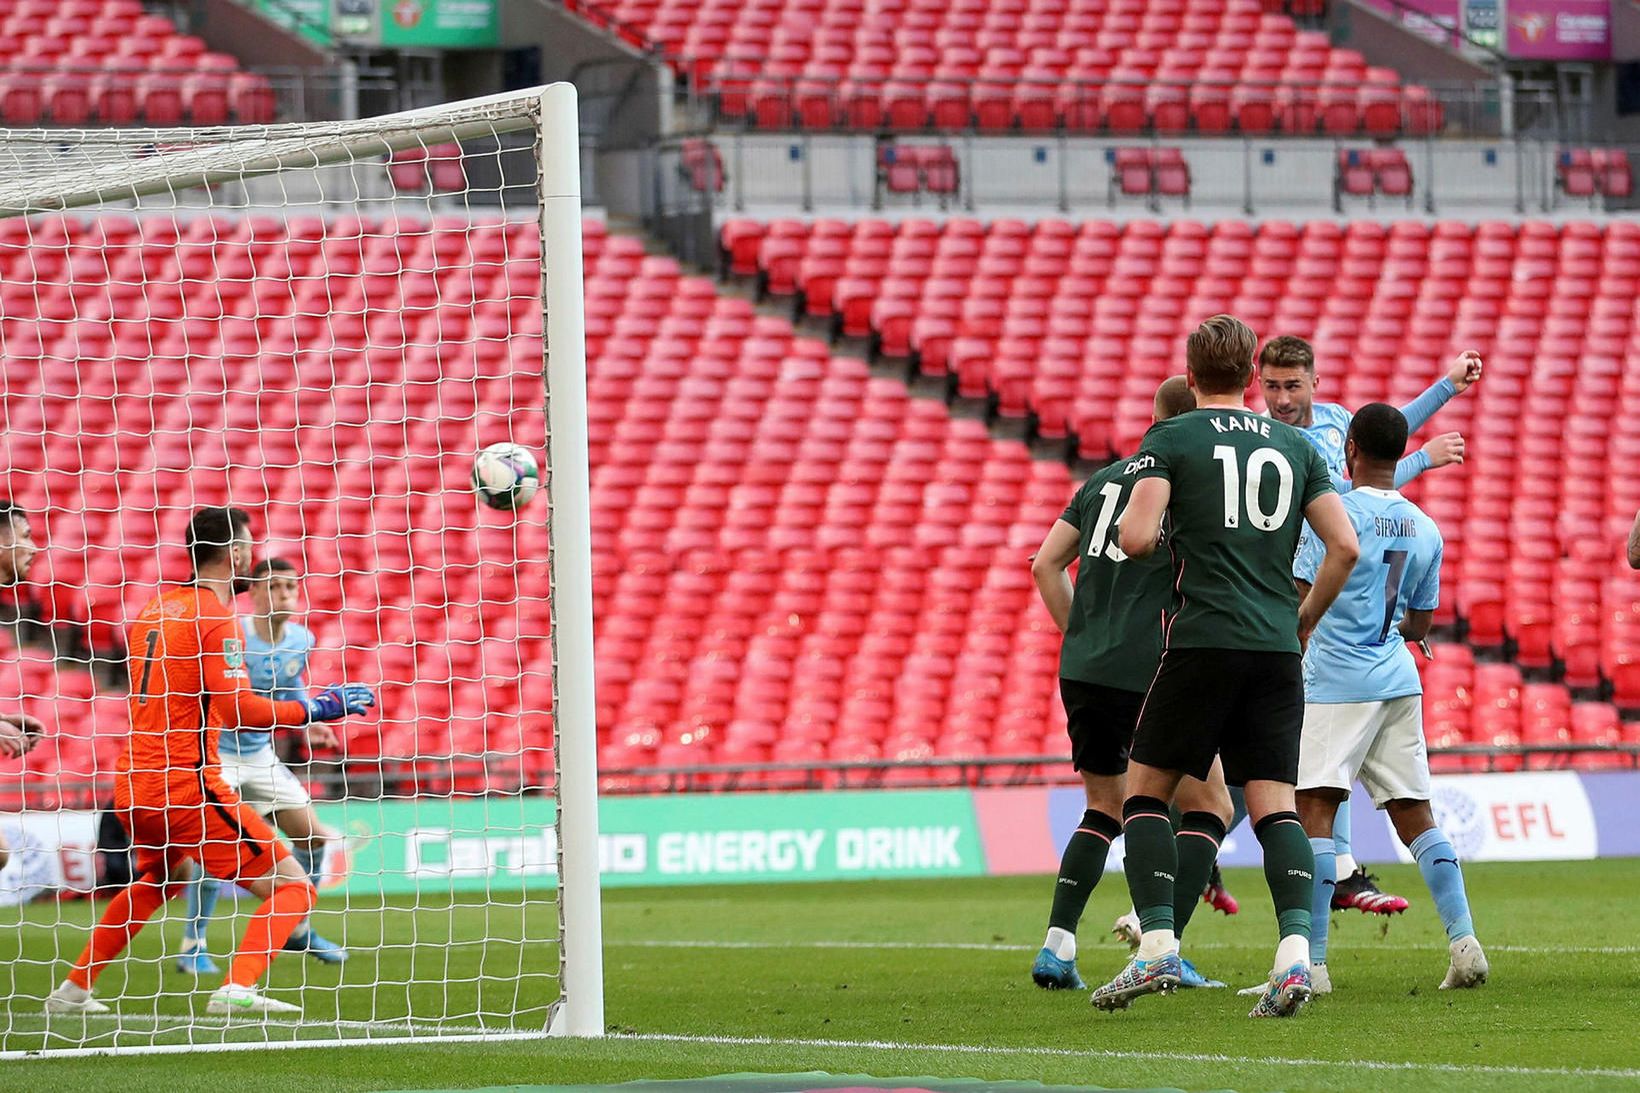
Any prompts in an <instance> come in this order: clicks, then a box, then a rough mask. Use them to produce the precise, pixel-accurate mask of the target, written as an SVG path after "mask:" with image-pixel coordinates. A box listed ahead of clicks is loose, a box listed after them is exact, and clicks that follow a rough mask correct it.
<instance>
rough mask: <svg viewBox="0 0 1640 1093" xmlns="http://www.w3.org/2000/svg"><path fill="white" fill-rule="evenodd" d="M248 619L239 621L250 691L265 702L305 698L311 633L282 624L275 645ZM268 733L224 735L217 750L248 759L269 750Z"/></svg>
mask: <svg viewBox="0 0 1640 1093" xmlns="http://www.w3.org/2000/svg"><path fill="white" fill-rule="evenodd" d="M251 623H252V618H251V616H250V615H243V616H241V617H240V619H239V625H240V627H241V628H242V629H243V630H244V631H245V668H246V671H247V672H248V673H249V675H250V680H251V690H253V691H255V692H256V693H257V694H259V695H266V696H267V697H268V698H272V699H277V700H282V701H290V700H301V699H303V698H306V697H307V663H308V654H309V653H311V652H312V651H313V631H311V630H309V629H308V628H307V627H305V626H303V625H302V624H301V623H298V622H287V623H285V632H284V634H282V635H281V636H280V638H279V642H278V644H276V645H275V644H270V643H269V642H267V641H265V640H263V638H262V637H261V636H259V635H258V634H257V632H256V628H255V627H254V626H253V625H251ZM272 744H273V734H272V733H271V732H254V731H242V732H225V733H223V734H222V739H221V740H220V741H219V743H218V746H219V747H220V749H221V750H222V751H225V752H230V753H234V754H238V755H248V754H250V753H251V752H256V751H260V750H262V749H263V748H266V747H271V746H272Z"/></svg>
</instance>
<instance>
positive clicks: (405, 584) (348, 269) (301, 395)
mask: <svg viewBox="0 0 1640 1093" xmlns="http://www.w3.org/2000/svg"><path fill="white" fill-rule="evenodd" d="M537 101H538V100H537V99H534V98H531V97H530V96H512V97H510V98H506V99H504V100H486V101H482V102H478V103H475V104H469V105H465V106H461V105H458V106H456V107H451V108H446V109H442V110H438V111H430V112H428V113H427V114H425V115H419V116H417V115H398V116H395V117H394V118H391V119H382V120H380V121H376V122H361V123H350V124H345V125H316V126H311V127H309V126H274V127H265V128H246V129H215V130H200V131H192V132H189V131H172V132H121V133H112V132H84V133H81V132H50V133H41V132H26V133H25V132H15V131H12V132H5V131H0V179H4V181H3V182H0V216H3V217H4V219H0V399H3V408H0V427H3V430H4V434H3V439H0V452H3V455H0V458H3V459H4V460H5V464H4V467H3V471H4V475H3V476H0V486H3V488H0V493H7V494H9V496H10V497H11V498H12V499H13V500H14V501H15V502H16V503H17V504H18V505H19V506H20V507H21V508H22V509H23V510H25V511H26V512H27V513H28V514H29V516H30V519H31V521H32V527H33V530H34V535H35V538H36V539H37V541H38V542H39V545H40V547H41V554H40V557H39V558H38V560H37V561H36V563H35V565H34V568H33V570H32V573H31V575H30V577H29V579H28V580H27V581H25V582H24V583H22V584H19V585H17V586H16V587H15V588H14V589H11V590H8V592H7V593H5V595H6V596H7V597H8V598H9V600H10V601H11V602H10V604H8V605H7V607H6V610H7V611H8V612H9V619H10V620H15V621H14V623H13V625H11V626H7V627H5V628H4V629H3V630H0V714H5V713H12V712H15V711H16V710H18V709H24V710H27V711H28V712H29V713H32V714H34V715H36V716H38V717H41V718H42V719H43V720H44V721H45V722H46V724H47V732H46V734H45V736H44V739H43V740H42V741H41V742H40V743H39V744H38V746H36V747H35V748H34V749H33V751H32V752H30V753H29V754H28V755H27V756H26V757H25V758H24V759H22V760H17V759H12V760H9V761H6V762H5V763H4V764H3V766H0V778H3V782H0V810H3V812H0V833H3V834H4V835H5V836H6V838H7V841H8V842H10V844H11V846H12V861H11V863H10V864H9V865H8V866H7V868H6V869H5V871H4V872H3V873H0V904H4V905H13V906H7V907H6V909H4V910H0V915H3V916H4V917H5V918H6V919H7V920H8V926H7V928H6V929H5V930H3V931H0V938H3V939H4V940H0V953H3V954H4V963H5V967H4V970H3V971H0V990H3V991H4V993H5V995H6V1002H5V1006H4V1013H3V1015H0V1051H3V1052H13V1051H29V1050H38V1049H42V1048H46V1049H50V1048H106V1047H116V1046H117V1047H125V1046H132V1047H138V1046H142V1045H147V1044H179V1043H180V1044H211V1043H221V1042H236V1041H253V1042H263V1041H270V1042H277V1041H290V1040H295V1039H308V1038H312V1039H327V1040H328V1039H338V1038H340V1039H352V1038H364V1037H370V1038H375V1037H384V1036H404V1035H414V1036H421V1035H427V1036H433V1035H453V1034H454V1035H461V1034H477V1033H485V1034H488V1033H496V1034H508V1033H519V1032H522V1033H539V1032H541V1031H542V1030H543V1029H544V1028H545V1026H546V1024H547V1021H548V1018H549V1011H550V1010H551V1009H552V1007H554V1006H555V1005H556V1004H557V1003H558V1002H559V1000H560V997H561V994H562V992H561V978H562V977H561V968H560V952H559V949H560V946H559V944H558V940H559V934H560V919H559V911H558V905H557V900H556V898H555V873H556V867H557V861H556V853H557V845H556V844H557V833H556V832H555V828H554V822H555V816H556V808H555V795H554V788H555V786H556V784H557V778H556V775H555V767H554V762H555V760H554V751H555V733H554V724H553V715H552V711H553V707H554V686H553V665H554V663H555V655H554V649H553V644H552V641H551V637H550V631H551V621H552V620H551V611H552V606H553V605H552V603H551V598H550V595H549V588H550V585H551V582H550V580H549V575H548V554H549V537H548V521H547V510H548V498H547V497H545V496H543V497H540V498H537V499H536V500H535V501H534V502H533V504H531V505H529V506H527V507H526V508H525V509H524V510H523V511H521V512H519V513H516V514H514V513H511V512H502V511H496V510H494V509H491V508H488V507H484V506H482V505H480V504H478V503H477V501H476V500H475V496H474V493H473V491H472V488H471V481H470V477H469V476H470V473H471V468H472V459H473V456H474V454H475V453H476V452H477V451H478V450H479V449H480V448H483V447H484V446H486V445H489V444H493V443H496V442H500V441H507V442H512V443H516V444H519V445H522V446H524V447H525V448H528V449H529V450H530V451H531V452H532V453H535V455H536V457H537V459H538V460H539V462H540V464H541V466H542V468H543V478H548V477H549V476H548V475H547V474H546V473H545V472H546V469H547V466H548V460H547V454H546V444H547V423H546V414H545V412H544V407H545V402H546V398H545V391H544V386H543V359H544V350H543V343H544V337H543V294H542V269H543V254H542V251H543V244H542V221H541V199H540V198H539V197H538V174H537V163H538V162H539V157H540V148H539V138H538V137H537V135H536V134H537V126H536V121H535V117H534V114H533V113H532V111H533V107H534V105H535V103H536V102H537ZM520 130H522V131H520ZM65 206H66V207H68V208H69V211H66V212H42V211H40V210H51V209H58V208H63V207H65ZM576 268H577V269H578V264H577V266H576ZM212 505H232V506H236V507H239V508H243V509H245V510H247V511H248V512H249V513H250V514H251V527H252V532H253V535H254V538H255V540H256V543H257V546H256V554H257V556H258V557H268V556H278V557H282V558H285V559H288V560H290V561H291V562H293V563H294V564H295V566H296V567H297V570H298V571H299V573H300V575H301V577H300V587H301V606H300V607H299V608H298V610H297V613H296V615H295V617H294V619H293V621H294V622H300V623H302V624H305V626H306V627H307V628H308V629H309V630H310V631H311V632H312V635H313V639H314V643H315V648H314V650H313V652H312V654H311V656H310V658H309V663H308V666H307V672H306V682H307V683H308V684H309V686H310V688H312V689H317V688H318V687H321V686H324V685H326V684H331V683H340V682H343V681H344V680H345V681H349V682H359V683H365V684H369V685H370V686H372V687H375V688H377V689H378V692H379V696H380V705H379V706H378V708H377V710H376V711H375V712H373V713H372V714H371V715H369V716H366V717H359V718H350V719H348V720H346V721H343V722H339V723H338V724H337V727H338V734H339V735H341V736H342V737H343V738H344V742H345V746H344V747H343V748H342V749H341V750H340V751H339V752H337V751H330V750H324V749H320V750H317V751H314V752H312V754H309V753H308V749H306V748H305V746H304V745H303V740H302V733H301V731H300V730H297V731H296V732H294V733H281V734H278V735H276V737H275V744H276V746H277V749H278V752H279V754H281V755H282V756H283V757H284V758H285V759H286V760H287V761H288V763H289V766H290V768H291V769H292V770H293V771H294V772H295V774H296V776H297V778H298V780H300V782H301V783H302V784H303V785H304V786H306V787H307V788H309V789H311V790H312V792H313V795H314V797H315V798H316V801H317V804H316V806H315V811H316V813H317V819H318V822H319V823H320V824H321V825H323V827H325V828H327V829H329V831H330V832H331V833H332V835H331V837H330V838H328V839H326V840H303V839H301V838H300V837H299V838H297V839H296V840H295V841H294V842H295V844H297V845H304V844H311V843H313V842H316V841H324V842H325V846H326V853H325V855H324V861H323V865H322V868H320V870H319V872H320V876H318V877H317V878H316V880H317V881H318V882H319V889H320V904H319V910H318V912H317V913H316V915H315V916H314V918H313V927H314V928H315V930H316V932H317V933H319V934H320V935H322V936H324V937H327V938H330V939H333V940H334V941H335V942H337V943H339V944H341V945H343V946H345V947H346V949H347V950H348V954H349V958H348V960H347V961H346V963H345V964H340V965H332V964H327V963H321V962H320V961H319V960H317V959H316V958H314V957H313V956H311V955H303V954H300V953H284V954H282V955H280V956H279V957H277V958H276V959H275V960H274V961H273V964H272V968H271V970H270V971H269V973H268V974H267V975H266V976H264V977H263V978H262V980H261V982H262V983H263V984H264V985H265V986H266V987H267V988H268V993H269V994H270V995H271V996H272V997H275V998H277V999H279V1000H281V1001H285V1002H288V1003H292V1004H295V1005H299V1006H300V1007H301V1015H300V1017H299V1018H298V1017H283V1018H279V1019H276V1020H268V1021H255V1022H246V1021H241V1020H232V1019H224V1018H220V1017H217V1016H212V1015H210V1014H208V1013H207V999H208V998H209V997H210V995H211V991H212V990H214V989H215V988H216V987H217V986H218V985H219V984H220V983H221V981H222V975H221V974H220V973H218V974H216V975H206V976H201V977H199V978H197V979H196V978H195V977H194V976H192V975H189V974H184V973H183V972H180V971H178V970H177V967H176V961H177V959H178V957H179V956H180V955H182V953H183V932H184V929H185V927H186V924H185V922H184V919H185V917H186V914H187V906H186V904H185V901H184V900H183V899H181V898H178V899H174V900H172V901H171V902H170V903H168V904H167V905H166V906H165V907H164V908H162V909H161V911H160V912H159V914H157V915H156V916H155V917H154V918H153V920H152V921H151V922H150V924H149V925H148V927H147V928H146V929H144V930H143V931H142V932H141V933H140V934H138V936H137V937H136V938H135V940H134V941H133V943H132V944H131V946H130V948H129V949H128V950H126V951H125V952H124V953H123V954H121V955H120V956H119V957H118V958H117V959H115V960H114V961H113V962H112V964H110V965H109V966H108V968H107V970H106V971H105V972H103V974H102V975H101V978H100V979H98V980H97V981H96V984H95V996H96V997H97V998H98V999H99V1000H101V1001H103V1002H105V1003H106V1004H107V1005H108V1006H109V1007H110V1012H109V1013H107V1014H97V1015H94V1016H68V1017H65V1016H53V1017H49V1018H48V1017H46V1016H44V1015H43V1014H42V1006H43V1003H44V1000H45V999H46V996H47V995H48V994H49V993H50V992H51V991H52V990H53V988H54V987H55V986H56V985H57V984H58V983H59V982H60V981H61V980H62V979H63V978H64V975H65V973H67V972H68V971H69V968H70V965H71V964H72V962H73V961H74V960H75V958H76V957H77V956H78V954H79V953H80V950H81V948H82V947H83V946H84V945H85V943H86V941H87V938H88V936H89V929H90V927H91V924H92V923H93V922H94V921H96V919H97V917H98V916H99V915H101V914H102V913H103V912H104V909H105V908H106V907H108V906H109V903H108V902H107V900H108V897H110V896H112V895H113V894H114V893H115V892H117V891H119V888H118V887H117V885H116V886H111V887H105V888H104V890H102V891H100V892H99V893H98V899H97V900H96V902H95V903H93V901H91V900H89V899H86V898H78V897H83V894H84V890H85V889H86V888H87V887H88V886H89V884H90V882H91V881H92V880H93V878H94V877H96V876H98V875H103V876H105V877H106V878H107V879H109V880H112V881H117V880H118V869H119V867H120V863H121V862H126V863H129V859H128V858H127V856H125V855H122V854H118V853H109V852H108V846H109V834H110V830H111V828H110V825H109V824H107V823H102V824H101V826H102V828H103V830H102V833H101V835H102V837H101V845H102V846H103V852H102V853H101V854H100V855H99V854H98V853H97V850H96V848H97V846H98V845H99V832H98V827H99V823H100V822H101V821H103V820H104V818H105V817H106V816H107V815H108V811H109V808H110V806H111V804H112V799H113V788H114V785H115V781H116V779H115V768H116V764H117V762H118V760H119V757H120V756H121V754H122V752H123V751H124V750H125V748H126V746H127V738H128V736H129V734H130V724H131V721H130V711H129V708H128V705H127V697H126V693H127V689H128V681H129V677H130V672H129V671H128V669H127V662H126V650H125V648H124V645H125V641H126V635H127V633H128V626H129V624H130V622H131V621H132V620H134V619H135V618H136V616H137V614H138V612H140V611H141V610H142V608H143V607H144V605H145V604H147V603H148V602H149V601H150V600H152V599H153V598H154V597H155V596H156V595H157V594H159V593H160V592H161V591H162V589H163V588H166V587H169V585H167V584H166V582H177V581H185V580H187V579H188V577H189V574H190V566H189V562H188V559H187V556H186V555H185V553H184V552H183V550H182V548H181V543H182V535H183V530H184V527H185V526H186V524H187V522H188V520H189V517H190V514H191V513H192V512H194V511H195V510H197V509H198V508H201V507H203V506H212ZM4 530H5V529H0V539H4V538H5V535H4ZM5 553H6V551H5V544H4V543H0V556H3V555H5ZM3 568H4V566H3V564H0V570H3ZM234 610H235V612H236V613H238V614H240V615H241V616H244V615H246V614H248V613H250V612H252V611H253V606H252V601H251V599H250V597H248V596H247V597H241V598H240V600H239V602H238V603H236V604H235V605H234ZM291 632H292V631H291V629H290V627H288V626H287V627H285V628H284V630H283V631H281V632H280V633H282V634H284V635H286V636H288V635H289V634H290V633H291ZM264 636H266V635H264ZM275 636H278V635H275ZM140 654H141V650H136V651H133V656H132V659H131V664H132V665H133V666H136V665H138V664H140V663H141V660H140ZM247 655H248V656H249V657H251V658H252V659H254V658H256V657H257V656H259V655H263V654H261V653H259V652H258V643H257V641H255V640H253V641H252V642H251V644H250V650H249V652H248V654H247ZM276 655H284V654H283V653H280V654H276ZM287 667H288V665H287ZM253 669H254V665H253ZM139 670H140V669H139ZM252 678H253V679H254V678H256V675H255V672H254V670H253V673H252ZM298 811H299V810H298ZM282 815H283V814H282ZM293 823H296V824H297V826H298V827H300V823H301V822H300V821H299V820H293ZM310 860H311V859H310ZM110 867H112V871H110ZM223 890H224V892H225V893H226V894H225V895H224V896H223V897H222V899H221V903H220V906H219V909H218V911H217V914H216V916H215V918H214V919H213V920H211V922H210V925H209V926H208V929H207V931H206V934H205V938H206V949H207V951H208V952H209V954H210V955H211V957H212V958H213V959H214V960H215V962H216V964H217V965H218V966H219V967H220V968H221V969H222V970H223V971H224V972H225V971H227V970H228V968H229V962H230V960H231V958H232V957H233V954H234V951H235V947H236V944H237V942H238V939H239V937H240V936H241V935H242V934H243V933H244V932H245V928H246V925H247V922H248V921H249V919H250V911H251V909H253V908H255V907H256V906H257V904H258V903H259V899H258V898H256V897H248V896H244V894H243V893H240V898H237V899H236V898H235V897H234V894H233V893H232V892H231V891H229V890H228V886H223ZM64 893H67V894H68V896H69V897H70V898H59V897H61V896H63V895H64ZM31 897H32V898H31Z"/></svg>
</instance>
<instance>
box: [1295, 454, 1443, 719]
mask: <svg viewBox="0 0 1640 1093" xmlns="http://www.w3.org/2000/svg"><path fill="white" fill-rule="evenodd" d="M1344 509H1345V511H1347V512H1348V513H1349V515H1350V523H1351V524H1353V525H1354V526H1355V535H1356V538H1357V539H1359V540H1360V542H1361V560H1360V561H1359V562H1357V563H1356V565H1355V569H1354V571H1353V572H1351V573H1350V578H1349V580H1348V581H1346V582H1345V583H1344V590H1343V591H1342V592H1340V593H1339V594H1338V599H1337V600H1336V601H1334V603H1333V605H1332V607H1330V608H1328V610H1327V613H1326V614H1325V615H1323V616H1322V617H1321V622H1320V623H1319V624H1317V626H1316V628H1315V633H1313V634H1311V635H1310V647H1309V650H1308V652H1307V653H1306V654H1305V656H1304V698H1305V701H1307V702H1314V703H1337V702H1381V701H1388V700H1389V699H1392V698H1404V697H1406V696H1408V695H1416V694H1423V691H1424V688H1423V684H1422V683H1421V682H1420V681H1419V679H1418V666H1417V665H1416V664H1414V663H1413V660H1412V651H1411V650H1410V649H1408V648H1407V643H1406V639H1404V638H1403V637H1401V630H1400V626H1401V620H1402V619H1403V618H1405V617H1406V613H1407V612H1408V611H1433V610H1435V608H1436V607H1437V606H1439V604H1440V601H1441V551H1442V544H1441V532H1440V529H1439V528H1437V527H1436V526H1435V521H1433V520H1431V519H1430V518H1429V517H1428V516H1427V515H1425V514H1424V511H1423V510H1422V509H1420V508H1419V507H1418V506H1417V505H1414V504H1413V503H1412V502H1411V501H1408V500H1407V499H1406V498H1405V497H1402V496H1401V495H1400V494H1399V493H1398V492H1396V491H1395V490H1380V489H1373V488H1371V487H1369V486H1360V487H1357V488H1356V489H1354V490H1351V491H1350V492H1349V493H1347V494H1345V495H1344ZM1323 553H1324V551H1323V549H1322V546H1321V543H1320V542H1318V541H1317V540H1316V539H1315V538H1314V537H1313V536H1306V537H1305V541H1304V543H1303V545H1302V546H1301V547H1300V548H1299V552H1298V558H1297V560H1296V561H1294V562H1293V576H1295V577H1297V578H1298V579H1299V580H1301V581H1308V582H1312V583H1313V582H1314V581H1315V575H1316V571H1317V570H1318V569H1320V568H1321V556H1322V554H1323Z"/></svg>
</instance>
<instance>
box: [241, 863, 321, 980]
mask: <svg viewBox="0 0 1640 1093" xmlns="http://www.w3.org/2000/svg"><path fill="white" fill-rule="evenodd" d="M313 904H314V892H313V886H312V885H308V884H281V885H280V886H279V887H277V888H275V889H274V890H273V895H271V896H269V897H268V898H267V899H266V900H264V901H263V902H262V906H260V907H258V908H257V909H256V913H255V914H254V915H252V916H251V921H250V925H248V926H246V927H245V936H244V938H243V939H242V940H241V941H240V942H239V948H238V950H237V951H235V953H234V955H233V963H232V964H231V965H230V966H229V968H228V979H227V982H228V983H229V984H232V985H234V986H238V987H249V986H252V985H253V984H255V982H256V981H257V980H258V979H260V978H262V973H263V972H265V971H267V970H268V963H269V962H270V961H271V960H272V959H273V954H274V953H275V952H277V951H278V950H279V949H280V948H281V947H282V946H283V945H284V944H285V942H286V941H287V940H288V939H289V938H290V935H291V933H292V931H294V930H295V929H296V927H297V926H299V925H300V924H301V922H302V920H303V919H305V918H307V917H308V915H309V914H310V913H311V912H312V911H313Z"/></svg>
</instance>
